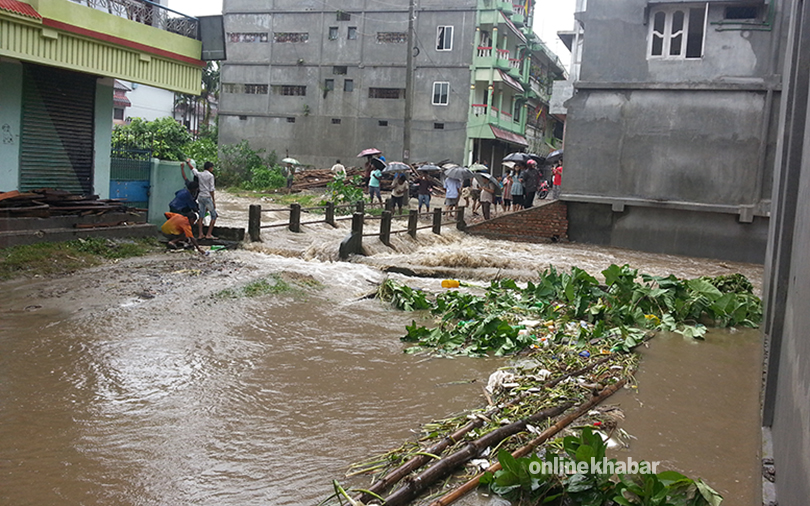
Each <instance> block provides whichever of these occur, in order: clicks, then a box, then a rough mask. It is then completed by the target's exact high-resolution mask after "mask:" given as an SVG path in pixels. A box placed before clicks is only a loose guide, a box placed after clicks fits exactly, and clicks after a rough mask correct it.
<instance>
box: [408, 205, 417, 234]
mask: <svg viewBox="0 0 810 506" xmlns="http://www.w3.org/2000/svg"><path fill="white" fill-rule="evenodd" d="M418 225H419V211H416V210H414V209H411V211H410V212H409V213H408V235H409V236H411V237H413V238H414V239H416V228H417V226H418Z"/></svg>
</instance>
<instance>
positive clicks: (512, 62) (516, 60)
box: [509, 58, 520, 70]
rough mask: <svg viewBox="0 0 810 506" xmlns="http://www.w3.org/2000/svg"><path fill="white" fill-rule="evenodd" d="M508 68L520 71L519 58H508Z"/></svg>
mask: <svg viewBox="0 0 810 506" xmlns="http://www.w3.org/2000/svg"><path fill="white" fill-rule="evenodd" d="M509 66H510V67H512V68H513V69H518V70H520V58H509Z"/></svg>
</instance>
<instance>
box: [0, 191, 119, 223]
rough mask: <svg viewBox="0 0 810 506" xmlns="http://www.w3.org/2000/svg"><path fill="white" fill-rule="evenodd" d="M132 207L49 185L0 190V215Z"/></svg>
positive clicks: (34, 215)
mask: <svg viewBox="0 0 810 506" xmlns="http://www.w3.org/2000/svg"><path fill="white" fill-rule="evenodd" d="M133 210H134V209H132V208H129V207H127V206H126V205H125V204H124V203H123V202H122V201H120V200H117V199H99V198H98V195H89V196H84V195H76V194H73V193H70V192H67V191H63V190H54V189H53V188H41V189H38V190H32V191H30V192H26V193H22V192H19V191H17V190H14V191H9V192H0V218H50V217H52V216H89V215H101V214H104V213H109V212H120V213H127V212H130V211H133Z"/></svg>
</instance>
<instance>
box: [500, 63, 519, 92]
mask: <svg viewBox="0 0 810 506" xmlns="http://www.w3.org/2000/svg"><path fill="white" fill-rule="evenodd" d="M498 73H499V74H500V75H501V79H502V80H503V82H505V83H506V84H508V85H509V86H511V87H512V88H514V89H515V90H517V91H519V92H520V93H523V92H525V91H526V90H524V89H523V86H521V85H520V83H519V82H517V81H516V80H515V78H513V77H512V76H510V75H509V74H507V73H506V72H504V71H503V70H501V69H498Z"/></svg>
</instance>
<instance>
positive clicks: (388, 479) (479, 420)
mask: <svg viewBox="0 0 810 506" xmlns="http://www.w3.org/2000/svg"><path fill="white" fill-rule="evenodd" d="M613 356H614V355H612V354H611V355H608V356H606V357H603V358H600V359H599V360H596V361H594V362H592V363H590V364H588V365H586V366H584V367H581V368H580V369H577V370H576V371H572V372H570V373H567V374H564V375H562V376H559V377H557V378H555V379H553V380H550V381H548V382H546V383H544V384H543V389H549V388H552V387H554V386H555V385H557V384H558V383H560V382H561V381H563V380H565V379H567V378H571V377H576V376H580V375H581V374H584V373H586V372H588V371H590V370H591V369H593V368H594V367H597V366H599V365H601V364H604V363H605V362H607V361H608V360H610V359H611V358H613ZM531 393H532V392H528V391H524V392H522V393H521V394H520V395H519V396H517V397H515V398H514V399H511V400H510V401H509V402H507V403H506V404H504V405H502V406H493V407H492V408H490V409H488V410H487V411H485V412H484V413H483V414H482V415H481V416H478V417H476V418H475V420H472V421H470V422H469V423H467V424H466V425H464V426H463V427H461V428H459V429H458V430H456V432H454V433H452V434H450V435H448V436H445V437H444V438H442V440H441V441H439V442H438V443H435V444H434V445H433V446H431V447H430V448H427V449H424V450H421V451H420V454H418V455H416V456H415V457H414V458H412V459H411V460H409V461H407V462H405V463H404V464H402V465H401V466H399V467H397V468H396V469H394V470H393V471H391V472H389V473H388V474H387V475H385V476H384V477H382V478H381V479H379V480H378V481H376V482H375V483H374V484H373V485H372V486H370V487H369V488H368V490H367V491H364V492H363V493H362V494H359V495H356V496H355V497H354V499H355V500H357V501H361V502H364V503H365V502H367V501H369V500H371V499H372V498H373V496H372V495H371V494H372V493H373V494H382V493H384V492H385V491H386V490H388V489H389V488H391V487H392V486H393V485H394V484H396V483H397V482H398V481H400V480H401V479H403V478H404V477H405V476H407V475H409V474H410V473H412V472H413V471H415V470H417V469H419V468H420V467H422V466H424V465H425V464H427V463H428V462H430V460H431V458H432V457H430V456H429V455H427V454H432V455H440V454H441V453H442V452H444V450H446V449H447V448H448V447H449V446H450V445H452V444H455V443H457V442H459V441H461V439H462V438H463V437H464V436H466V435H467V433H468V432H470V431H471V430H473V429H477V428H478V427H480V426H481V425H483V424H484V418H489V417H491V416H492V415H494V414H495V413H497V412H498V411H500V410H502V409H504V408H507V407H509V406H512V405H514V404H517V403H518V402H519V401H521V400H522V399H524V398H525V397H527V396H528V395H530V394H531ZM484 394H486V390H484ZM490 404H493V403H492V402H490Z"/></svg>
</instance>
